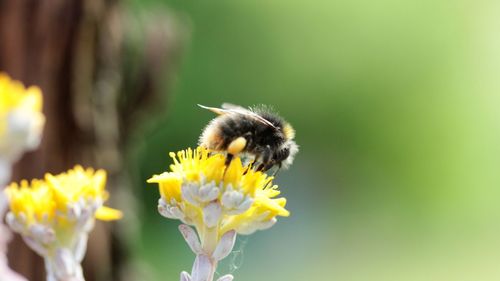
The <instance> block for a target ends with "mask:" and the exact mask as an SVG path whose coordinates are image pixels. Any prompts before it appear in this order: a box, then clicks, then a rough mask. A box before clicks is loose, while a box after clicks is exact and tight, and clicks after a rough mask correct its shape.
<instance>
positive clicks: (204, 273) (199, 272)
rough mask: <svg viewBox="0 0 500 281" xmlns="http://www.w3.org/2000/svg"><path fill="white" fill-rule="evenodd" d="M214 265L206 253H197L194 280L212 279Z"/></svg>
mask: <svg viewBox="0 0 500 281" xmlns="http://www.w3.org/2000/svg"><path fill="white" fill-rule="evenodd" d="M213 270H214V268H213V266H212V263H211V262H210V258H209V257H208V256H206V255H203V254H202V255H197V256H196V259H195V261H194V264H193V271H192V272H191V280H192V281H212V279H211V278H212V276H213Z"/></svg>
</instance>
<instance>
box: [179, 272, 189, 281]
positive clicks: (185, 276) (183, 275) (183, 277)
mask: <svg viewBox="0 0 500 281" xmlns="http://www.w3.org/2000/svg"><path fill="white" fill-rule="evenodd" d="M180 281H191V275H189V273H187V272H185V271H183V272H181V279H180Z"/></svg>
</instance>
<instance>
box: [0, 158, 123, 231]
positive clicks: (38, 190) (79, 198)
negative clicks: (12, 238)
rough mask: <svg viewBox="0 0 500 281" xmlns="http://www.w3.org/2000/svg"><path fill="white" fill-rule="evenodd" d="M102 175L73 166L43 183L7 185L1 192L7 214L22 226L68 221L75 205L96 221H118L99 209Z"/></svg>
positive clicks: (112, 213) (113, 212) (116, 213)
mask: <svg viewBox="0 0 500 281" xmlns="http://www.w3.org/2000/svg"><path fill="white" fill-rule="evenodd" d="M105 184H106V172H105V171H104V170H97V171H94V170H93V169H91V168H89V169H86V170H85V169H83V168H82V167H81V166H75V168H74V169H72V170H69V171H67V172H66V173H62V174H59V175H55V176H54V175H52V174H46V175H45V179H44V180H36V179H35V180H32V181H31V183H28V181H26V180H23V181H21V183H20V184H17V183H12V184H10V185H9V186H8V187H7V189H6V190H5V192H6V193H7V197H8V199H9V204H10V210H11V212H12V213H13V214H14V215H15V216H16V217H21V216H22V217H23V220H25V221H26V223H27V224H28V225H29V224H32V223H40V222H44V223H51V224H53V225H55V224H58V223H60V222H61V220H63V221H65V222H66V221H68V220H69V218H68V214H69V213H70V212H71V211H74V210H70V209H71V208H74V206H75V205H80V206H79V207H80V208H89V209H90V210H91V211H92V212H93V214H94V216H95V217H96V218H97V219H102V220H115V219H120V218H121V216H122V214H121V212H119V211H117V210H112V209H110V208H106V207H103V206H102V203H103V202H104V201H106V199H107V198H108V193H107V192H106V190H105Z"/></svg>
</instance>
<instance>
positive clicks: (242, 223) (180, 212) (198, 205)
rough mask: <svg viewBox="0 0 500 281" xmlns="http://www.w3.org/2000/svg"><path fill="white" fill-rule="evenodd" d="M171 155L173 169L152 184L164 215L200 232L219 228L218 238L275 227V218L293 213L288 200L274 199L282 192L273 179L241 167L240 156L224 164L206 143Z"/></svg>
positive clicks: (221, 155)
mask: <svg viewBox="0 0 500 281" xmlns="http://www.w3.org/2000/svg"><path fill="white" fill-rule="evenodd" d="M170 156H171V157H172V158H173V161H174V163H173V164H172V165H171V166H170V171H169V172H164V173H162V174H160V175H154V176H153V177H151V178H150V179H149V180H148V183H158V187H159V191H160V194H161V199H160V203H159V211H160V213H161V214H162V215H164V216H166V217H168V218H174V219H179V220H181V221H182V222H184V223H186V224H190V225H194V226H195V227H196V228H197V229H198V231H199V232H202V233H201V234H200V235H202V236H203V232H206V230H203V229H206V228H209V229H211V228H216V229H217V233H218V234H217V235H218V237H220V236H222V235H223V234H224V233H226V232H228V231H230V230H235V231H236V232H238V233H240V234H250V233H252V232H254V231H256V230H260V229H265V228H268V227H270V226H272V225H273V224H274V223H275V222H276V217H277V216H284V217H286V216H289V212H288V211H287V210H286V209H285V205H286V199H285V198H278V199H274V197H276V196H278V195H279V193H280V192H279V191H278V188H277V186H275V185H272V180H273V178H272V177H269V176H267V175H266V174H265V173H263V172H260V171H255V170H254V169H252V166H251V165H243V163H242V161H241V159H240V158H239V157H235V158H234V159H233V160H232V161H231V163H230V165H229V166H228V167H226V166H225V161H226V159H225V156H224V155H223V154H220V153H219V154H210V153H209V151H208V150H207V149H205V148H202V147H198V148H196V149H195V150H192V149H190V148H188V149H187V150H183V151H179V152H178V153H177V154H175V153H171V154H170ZM202 240H203V238H202Z"/></svg>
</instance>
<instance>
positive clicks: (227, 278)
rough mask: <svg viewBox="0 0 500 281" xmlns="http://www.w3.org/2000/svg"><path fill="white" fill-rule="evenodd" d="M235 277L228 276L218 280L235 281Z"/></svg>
mask: <svg viewBox="0 0 500 281" xmlns="http://www.w3.org/2000/svg"><path fill="white" fill-rule="evenodd" d="M233 279H234V277H233V275H231V274H226V275H224V276H222V277H221V278H219V279H217V281H233Z"/></svg>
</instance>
